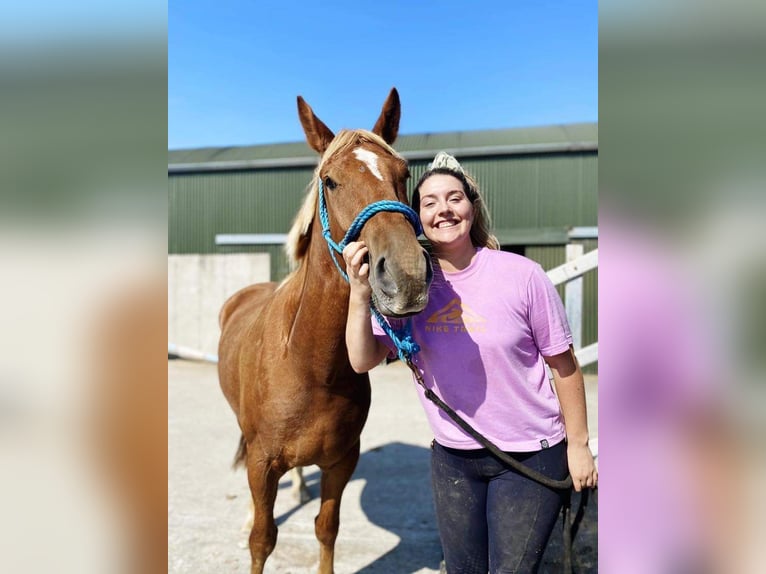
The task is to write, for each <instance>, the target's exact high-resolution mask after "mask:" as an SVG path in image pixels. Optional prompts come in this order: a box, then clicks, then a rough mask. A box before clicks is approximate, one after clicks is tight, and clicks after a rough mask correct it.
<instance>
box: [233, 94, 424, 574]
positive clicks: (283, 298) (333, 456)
mask: <svg viewBox="0 0 766 574" xmlns="http://www.w3.org/2000/svg"><path fill="white" fill-rule="evenodd" d="M298 115H299V117H300V121H301V124H302V126H303V131H304V132H305V134H306V140H307V142H308V144H309V146H311V147H312V148H313V149H314V150H315V151H317V152H318V153H319V154H320V155H321V159H320V161H319V166H318V167H317V169H316V171H315V172H314V178H313V180H312V182H311V183H310V184H309V188H308V193H307V197H306V199H305V202H304V204H303V206H302V208H301V209H300V211H299V213H298V215H297V217H296V220H295V223H294V224H293V227H292V229H291V231H290V233H289V235H288V241H287V249H288V253H289V254H290V255H291V257H292V259H293V261H294V262H295V263H296V264H297V268H296V269H295V271H294V272H293V273H292V274H291V275H289V276H288V277H287V278H286V279H285V280H284V281H283V282H282V283H281V284H279V285H277V284H276V283H263V284H258V285H251V286H250V287H247V288H245V289H243V290H241V291H239V292H238V293H236V294H235V295H233V296H232V297H231V298H230V299H229V300H228V301H227V302H226V303H225V304H224V307H223V309H222V310H221V316H220V322H221V330H222V331H221V340H220V344H219V353H218V356H219V365H218V372H219V378H220V383H221V388H222V390H223V393H224V395H225V396H226V399H227V400H228V402H229V404H230V405H231V408H232V409H233V410H234V413H235V414H236V416H237V420H238V422H239V426H240V429H241V430H242V438H241V440H240V449H239V452H238V453H237V458H238V460H240V461H241V462H244V463H245V465H246V467H247V478H248V482H249V485H250V491H251V493H252V497H253V505H254V510H255V512H254V519H253V526H252V529H251V531H250V539H249V544H250V554H251V557H252V567H251V573H252V574H256V573H261V572H262V571H263V567H264V563H265V561H266V559H267V558H268V556H269V554H271V552H272V550H273V549H274V546H275V544H276V539H277V527H276V525H275V522H274V515H273V512H274V501H275V498H276V494H277V488H278V481H279V478H280V477H281V476H282V475H283V474H284V473H285V472H287V471H288V470H290V469H292V468H295V467H298V466H307V465H310V464H315V465H317V466H319V468H320V469H321V470H322V480H321V497H322V501H321V506H320V509H319V514H318V516H317V517H316V520H315V532H316V537H317V539H318V540H319V545H320V552H319V572H320V573H321V574H329V573H331V572H333V559H334V547H335V539H336V537H337V534H338V526H339V515H340V499H341V495H342V493H343V489H344V488H345V486H346V483H347V482H348V480H349V478H350V477H351V474H352V473H353V471H354V468H355V467H356V463H357V460H358V458H359V437H360V434H361V432H362V427H363V426H364V423H365V421H366V419H367V412H368V410H369V406H370V383H369V378H368V376H367V374H361V375H360V374H357V373H355V372H354V371H353V369H352V368H351V365H350V364H349V361H348V355H347V350H346V344H345V325H346V313H347V311H348V297H349V287H348V283H347V282H346V280H345V278H344V275H342V274H341V272H340V271H339V269H338V268H336V266H337V267H342V266H343V262H342V258H338V261H337V262H336V263H335V264H334V263H333V259H334V258H335V257H336V256H335V255H334V254H332V252H330V251H329V250H328V242H326V237H328V236H330V237H331V238H334V240H335V241H340V239H341V238H342V237H344V234H345V233H346V231H347V230H348V229H349V227H351V226H352V225H356V224H357V221H356V219H355V218H356V216H357V214H359V212H360V211H362V210H363V209H364V208H365V207H366V206H368V205H370V204H372V203H374V202H378V201H381V200H388V201H387V202H386V203H388V204H392V203H396V206H399V207H404V206H403V204H402V203H399V202H405V201H406V181H407V178H408V177H409V172H408V170H407V162H406V161H405V160H404V159H403V158H402V157H401V156H400V155H398V154H397V153H396V152H395V151H394V150H393V148H392V147H391V145H390V144H392V143H393V142H394V140H395V139H396V136H397V134H398V131H399V117H400V104H399V95H398V93H397V92H396V89H392V90H391V93H390V94H389V96H388V99H387V100H386V102H385V104H384V106H383V110H382V112H381V114H380V117H379V118H378V120H377V122H376V123H375V127H374V128H373V130H372V132H369V131H366V130H342V131H341V132H339V133H338V135H337V136H335V135H334V134H333V132H332V131H330V129H329V128H328V127H327V126H326V125H325V124H324V123H323V122H322V121H321V120H320V119H319V118H317V117H316V116H315V115H314V112H313V111H312V109H311V108H310V107H309V105H308V104H306V102H305V101H304V100H303V98H301V97H300V96H298ZM320 194H324V195H323V196H322V197H321V198H320ZM320 204H322V205H320ZM404 209H408V208H404ZM322 210H326V211H324V212H323V213H322V215H321V216H320V212H321V211H322ZM408 217H410V215H407V216H405V215H403V213H402V212H383V213H377V214H375V216H374V217H371V218H370V219H368V220H366V223H363V228H362V230H361V235H360V238H361V240H363V241H365V242H366V244H367V246H368V248H369V262H370V268H371V272H370V284H371V286H372V290H373V300H374V301H375V303H376V306H377V308H378V309H379V310H380V311H381V312H382V313H383V314H385V315H388V316H406V315H410V314H413V313H417V312H419V311H421V310H422V309H423V308H424V307H425V305H426V303H427V299H428V286H429V283H430V280H431V275H432V273H431V266H430V265H431V264H430V260H429V258H428V255H427V254H426V253H425V251H424V250H423V249H422V248H421V246H420V244H419V243H418V241H417V238H416V233H415V232H414V231H413V224H412V223H411V222H410V221H408ZM413 217H415V220H417V217H416V216H414V215H413ZM323 218H324V219H325V229H327V228H328V225H327V224H329V234H328V233H327V232H325V234H324V235H323V225H322V223H323V222H322V219H323Z"/></svg>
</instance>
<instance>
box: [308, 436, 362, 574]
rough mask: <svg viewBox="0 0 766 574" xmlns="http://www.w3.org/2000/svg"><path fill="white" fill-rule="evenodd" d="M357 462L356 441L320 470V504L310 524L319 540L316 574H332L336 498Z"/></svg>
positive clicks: (336, 515) (357, 445)
mask: <svg viewBox="0 0 766 574" xmlns="http://www.w3.org/2000/svg"><path fill="white" fill-rule="evenodd" d="M358 460H359V442H358V441H357V443H356V444H355V445H354V446H353V447H352V448H351V450H350V451H349V452H348V454H346V456H345V457H344V458H343V459H341V460H340V462H338V463H337V464H336V465H335V466H332V467H330V468H326V469H322V505H321V506H320V508H319V514H318V515H317V517H316V520H315V522H314V530H315V532H316V537H317V540H319V574H332V573H333V561H334V559H335V539H336V538H337V537H338V526H339V524H340V499H341V495H342V494H343V489H344V488H345V487H346V484H347V483H348V480H349V479H350V478H351V475H352V474H353V472H354V468H356V463H357V461H358Z"/></svg>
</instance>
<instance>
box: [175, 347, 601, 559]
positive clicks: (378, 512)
mask: <svg viewBox="0 0 766 574" xmlns="http://www.w3.org/2000/svg"><path fill="white" fill-rule="evenodd" d="M370 376H371V380H372V407H371V410H370V416H369V419H368V422H367V425H366V427H365V429H364V432H363V433H362V439H361V441H362V454H361V457H360V459H359V464H358V465H357V468H356V471H355V472H354V475H353V477H352V479H351V481H350V482H349V484H348V486H347V487H346V490H345V492H344V496H343V503H342V507H341V527H340V533H339V535H338V541H337V544H336V560H335V570H336V572H337V573H338V574H347V573H358V574H360V573H364V574H368V573H373V572H376V573H381V574H405V573H418V574H430V573H437V572H438V571H439V561H440V559H441V548H440V544H439V537H438V533H437V531H436V525H435V519H434V514H433V504H432V501H431V486H430V479H429V472H430V470H429V464H430V463H429V454H430V453H429V444H430V442H431V438H432V437H431V433H430V430H429V428H428V424H427V422H426V420H425V415H424V414H423V413H422V411H421V407H420V403H419V401H418V400H417V397H416V394H415V393H416V391H415V386H414V384H413V382H412V380H411V378H410V375H409V371H408V370H407V369H406V367H405V366H403V365H402V364H401V363H399V362H397V363H393V364H391V365H387V366H380V367H377V368H375V369H374V370H373V371H372V372H371V373H370ZM586 389H587V396H588V411H589V412H588V415H589V424H590V431H591V436H592V437H595V436H598V420H597V413H598V411H597V392H596V389H597V385H596V381H595V378H589V380H588V381H587V382H586ZM238 440H239V430H238V427H237V424H236V421H235V419H234V415H233V413H232V412H231V410H230V409H229V406H228V404H227V403H226V401H225V400H224V398H223V395H222V394H221V391H220V390H219V388H218V377H217V372H216V367H215V366H214V365H210V364H205V363H195V362H189V361H182V360H175V361H169V362H168V572H169V573H173V574H181V573H190V574H191V573H193V574H219V573H222V572H227V573H234V574H246V573H248V572H249V566H250V555H249V551H248V550H247V533H246V532H243V531H242V530H241V526H242V524H243V522H244V521H245V519H246V516H247V511H248V505H249V502H248V501H249V491H248V488H247V480H246V478H245V473H244V471H243V470H238V471H233V470H231V461H232V459H233V456H234V452H235V450H236V446H237V443H238ZM304 476H305V477H306V480H307V483H308V487H309V489H310V491H311V495H312V499H311V500H310V501H309V502H307V503H305V504H303V505H300V504H298V503H296V502H295V501H294V500H293V498H292V496H291V495H290V492H289V486H290V479H289V475H285V477H283V479H282V482H281V483H280V492H279V494H278V496H277V502H276V507H275V516H276V519H277V525H278V527H279V536H278V539H277V546H276V549H275V551H274V553H273V554H272V555H271V557H270V558H269V561H268V563H267V565H266V572H267V573H277V572H278V573H291V574H303V573H308V572H315V571H316V568H317V564H318V554H319V547H318V543H317V541H316V539H315V538H314V517H315V516H316V514H317V512H318V508H319V500H318V498H317V496H318V493H319V482H318V481H319V473H318V469H317V468H316V467H308V468H306V469H305V470H304ZM596 518H597V507H596V505H595V504H591V505H590V506H589V507H588V512H587V513H586V518H585V520H584V522H583V526H582V527H581V531H580V533H579V534H578V537H577V539H576V544H575V555H576V556H575V563H576V564H577V565H578V571H579V572H596V571H597V563H596V560H597V549H596V534H597V531H596ZM560 539H561V532H560V529H558V528H557V529H556V531H555V532H554V535H553V536H552V539H551V543H550V544H549V548H548V550H547V551H546V555H545V559H544V567H543V571H544V572H558V571H560V565H559V564H560V550H561V549H560V544H561V542H560Z"/></svg>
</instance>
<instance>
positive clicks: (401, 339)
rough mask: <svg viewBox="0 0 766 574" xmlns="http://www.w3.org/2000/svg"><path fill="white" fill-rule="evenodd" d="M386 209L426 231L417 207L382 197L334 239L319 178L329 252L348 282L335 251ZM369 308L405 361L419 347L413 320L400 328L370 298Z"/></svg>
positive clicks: (339, 250)
mask: <svg viewBox="0 0 766 574" xmlns="http://www.w3.org/2000/svg"><path fill="white" fill-rule="evenodd" d="M384 211H388V212H394V213H401V214H402V215H404V216H405V217H406V218H407V221H409V222H410V224H411V225H412V228H413V229H414V230H415V235H420V234H421V233H423V226H422V225H421V223H420V217H418V214H417V213H416V212H415V210H414V209H412V208H411V207H410V206H408V205H405V204H404V203H402V202H401V201H391V200H388V199H383V200H381V201H376V202H375V203H371V204H370V205H368V206H367V207H365V208H364V209H362V211H360V212H359V214H358V215H357V216H356V217H355V218H354V221H353V222H352V223H351V225H350V226H349V228H348V231H346V235H344V236H343V239H341V241H340V243H335V241H333V238H332V236H331V235H330V216H329V214H328V213H327V202H326V201H325V197H324V185H323V184H322V179H321V178H319V219H320V221H321V222H322V237H324V239H325V241H326V242H327V247H328V248H329V250H330V255H331V256H332V260H333V263H335V267H337V268H338V271H340V274H341V276H342V277H343V278H344V279H345V280H346V282H348V275H347V274H346V272H345V271H344V270H343V269H342V268H341V266H340V263H338V259H337V257H336V255H335V254H336V252H337V253H343V248H344V247H346V245H348V244H349V243H350V242H352V241H355V240H356V239H357V238H358V237H359V234H360V233H361V232H362V227H364V224H365V223H367V222H368V221H369V220H370V219H371V218H372V217H373V216H374V215H376V214H378V213H382V212H384ZM370 311H371V312H372V314H373V315H374V316H375V318H376V319H377V320H378V323H379V324H380V326H381V327H382V328H383V330H384V331H385V332H386V334H387V335H388V336H389V337H390V338H391V340H392V341H393V342H394V344H395V345H396V349H397V353H398V355H399V358H400V359H401V360H402V361H403V362H406V361H407V360H408V359H409V357H411V356H412V355H414V354H415V353H417V352H418V351H420V347H419V346H418V344H417V343H416V342H415V340H414V339H413V338H412V335H411V332H412V326H411V322H410V321H407V322H406V323H405V325H404V327H403V328H402V329H398V330H397V329H394V328H393V327H391V325H389V324H388V321H386V320H385V318H384V317H383V315H381V313H380V311H378V310H377V309H376V308H375V306H374V305H373V304H372V302H370Z"/></svg>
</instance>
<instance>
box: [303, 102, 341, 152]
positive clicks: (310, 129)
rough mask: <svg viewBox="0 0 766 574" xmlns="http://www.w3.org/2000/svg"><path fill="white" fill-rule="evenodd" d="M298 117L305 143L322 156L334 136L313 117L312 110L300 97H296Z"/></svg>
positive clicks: (320, 121) (322, 123) (321, 122)
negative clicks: (304, 135)
mask: <svg viewBox="0 0 766 574" xmlns="http://www.w3.org/2000/svg"><path fill="white" fill-rule="evenodd" d="M298 117H299V118H300V119H301V125H302V126H303V133H305V134H306V141H307V142H308V144H309V146H311V148H312V149H313V150H314V151H316V152H318V153H320V154H323V153H324V150H326V149H327V146H329V145H330V142H331V141H332V140H333V138H334V137H335V134H334V133H332V131H331V130H330V128H328V127H327V126H326V125H325V124H324V122H323V121H322V120H320V119H319V118H318V117H316V115H314V110H312V109H311V106H309V105H308V104H307V103H306V101H305V100H304V99H303V98H302V97H300V96H298Z"/></svg>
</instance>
